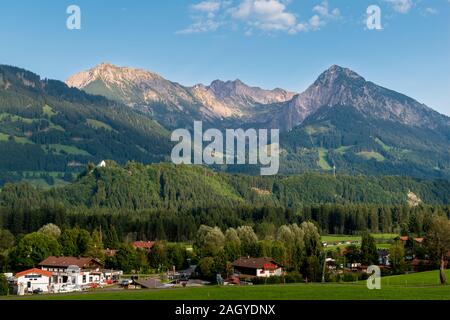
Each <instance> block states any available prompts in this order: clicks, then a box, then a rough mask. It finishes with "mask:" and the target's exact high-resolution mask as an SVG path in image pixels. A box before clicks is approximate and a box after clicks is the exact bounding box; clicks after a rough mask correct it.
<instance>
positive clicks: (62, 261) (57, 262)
mask: <svg viewBox="0 0 450 320" xmlns="http://www.w3.org/2000/svg"><path fill="white" fill-rule="evenodd" d="M92 265H97V266H103V264H102V263H101V262H100V261H98V260H96V259H94V258H89V257H88V258H77V257H48V258H47V259H45V260H44V261H42V262H41V263H39V266H40V267H61V268H67V267H69V266H78V267H80V268H82V269H83V268H86V267H90V266H92Z"/></svg>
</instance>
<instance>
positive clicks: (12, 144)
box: [0, 63, 450, 183]
mask: <svg viewBox="0 0 450 320" xmlns="http://www.w3.org/2000/svg"><path fill="white" fill-rule="evenodd" d="M195 120H203V121H204V123H205V125H206V126H210V127H216V128H219V129H225V128H238V127H243V128H250V127H256V128H278V129H280V131H281V132H282V136H281V139H280V145H281V150H282V153H281V155H282V156H281V167H280V170H281V173H285V174H294V173H300V172H305V171H324V172H332V170H333V169H334V170H337V171H338V172H342V173H348V174H377V175H379V174H382V175H405V176H414V177H420V178H445V179H448V178H449V177H450V153H449V145H450V143H449V142H450V118H449V117H447V116H445V115H442V114H439V113H438V112H436V111H434V110H433V109H431V108H429V107H427V106H426V105H424V104H421V103H419V102H417V101H416V100H414V99H412V98H410V97H407V96H405V95H403V94H400V93H398V92H395V91H392V90H389V89H386V88H383V87H381V86H378V85H376V84H374V83H372V82H370V81H367V80H365V79H364V78H363V77H362V76H360V75H358V74H357V73H356V72H354V71H352V70H350V69H347V68H343V67H340V66H337V65H333V66H331V67H330V68H329V69H328V70H326V71H324V72H323V73H322V74H321V75H320V76H319V77H318V78H317V80H316V81H315V82H314V83H313V84H312V85H311V86H310V87H308V88H307V89H306V90H305V91H304V92H302V93H295V92H290V91H287V90H284V89H280V88H276V89H273V90H266V89H261V88H258V87H252V86H249V85H246V84H245V83H243V82H242V81H240V80H234V81H221V80H215V81H213V82H212V83H211V84H209V85H203V84H198V85H195V86H192V87H190V86H183V85H181V84H179V83H176V82H173V81H170V80H167V79H165V78H163V77H162V76H160V75H158V74H156V73H154V72H150V71H146V70H141V69H136V68H130V67H118V66H115V65H112V64H109V63H102V64H100V65H98V66H96V67H94V68H92V69H90V70H87V71H82V72H79V73H77V74H75V75H73V76H71V77H70V78H69V79H67V80H66V82H65V83H63V82H60V81H56V80H47V79H40V77H39V76H38V75H35V74H33V73H32V72H29V71H26V70H23V69H20V68H16V67H10V66H0V125H1V126H0V147H1V148H2V149H3V150H5V151H6V152H2V154H0V183H4V182H7V181H14V180H20V179H29V180H42V177H46V178H47V179H48V177H49V176H50V177H51V178H56V179H57V180H58V181H59V180H62V179H61V175H64V174H67V173H69V174H70V173H72V172H77V171H79V170H80V168H81V167H82V166H84V165H85V164H86V163H87V162H96V161H100V160H102V159H112V160H115V161H117V162H119V163H124V162H126V161H128V160H135V161H138V162H144V163H149V162H160V161H168V155H169V154H170V149H171V146H172V144H171V142H170V139H169V136H170V131H171V130H173V129H175V128H191V127H192V124H193V122H194V121H195ZM219 169H222V170H227V171H231V172H234V171H239V172H242V171H244V172H246V173H253V172H257V171H256V168H253V167H249V166H234V167H223V168H219ZM36 174H37V175H36ZM48 180H52V179H48Z"/></svg>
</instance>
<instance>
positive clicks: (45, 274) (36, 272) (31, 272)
mask: <svg viewBox="0 0 450 320" xmlns="http://www.w3.org/2000/svg"><path fill="white" fill-rule="evenodd" d="M27 274H40V275H42V276H46V277H51V276H52V273H51V272H50V271H45V270H41V269H37V268H33V269H30V270H25V271H22V272H19V273H17V274H16V278H19V277H22V276H25V275H27Z"/></svg>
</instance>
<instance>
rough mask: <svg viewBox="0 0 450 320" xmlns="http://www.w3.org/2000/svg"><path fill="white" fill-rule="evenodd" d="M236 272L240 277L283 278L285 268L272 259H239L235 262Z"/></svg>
mask: <svg viewBox="0 0 450 320" xmlns="http://www.w3.org/2000/svg"><path fill="white" fill-rule="evenodd" d="M233 268H234V272H235V273H236V274H237V275H239V277H241V278H242V277H264V278H268V277H273V276H282V275H283V267H282V266H281V265H279V264H278V263H276V262H275V261H274V260H273V259H272V258H267V257H265V258H250V257H247V258H239V259H238V260H236V261H234V262H233Z"/></svg>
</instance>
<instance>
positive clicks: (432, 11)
mask: <svg viewBox="0 0 450 320" xmlns="http://www.w3.org/2000/svg"><path fill="white" fill-rule="evenodd" d="M449 2H450V0H449ZM425 14H426V15H435V14H438V11H437V9H435V8H425Z"/></svg>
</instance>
